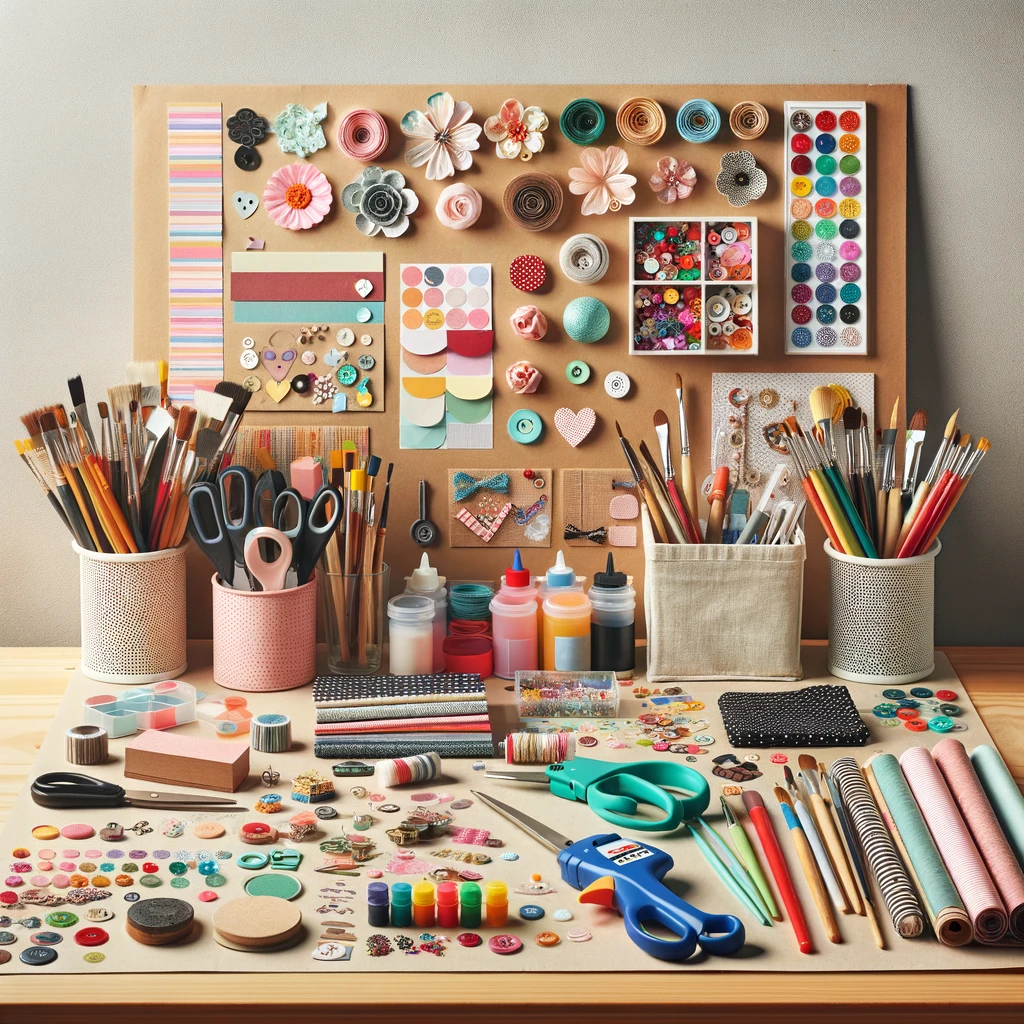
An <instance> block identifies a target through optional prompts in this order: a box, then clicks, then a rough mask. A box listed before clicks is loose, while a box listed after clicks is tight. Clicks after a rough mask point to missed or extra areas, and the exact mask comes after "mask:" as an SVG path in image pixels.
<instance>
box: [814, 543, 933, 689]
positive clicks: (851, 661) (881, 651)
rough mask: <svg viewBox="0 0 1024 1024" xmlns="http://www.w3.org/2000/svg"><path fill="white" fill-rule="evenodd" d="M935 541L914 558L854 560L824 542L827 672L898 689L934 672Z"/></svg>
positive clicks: (856, 681) (858, 681)
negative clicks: (827, 586) (826, 604)
mask: <svg viewBox="0 0 1024 1024" xmlns="http://www.w3.org/2000/svg"><path fill="white" fill-rule="evenodd" d="M941 550H942V545H941V544H940V543H939V542H938V541H936V542H935V543H934V544H933V545H932V546H931V548H929V549H928V551H926V552H925V553H924V554H923V555H916V556H914V557H913V558H855V557H853V556H852V555H844V554H840V553H839V552H838V551H836V550H834V549H833V547H832V545H831V543H830V542H829V541H827V540H826V541H825V554H826V555H828V560H829V561H828V579H829V598H830V600H829V610H828V670H829V672H830V673H831V674H832V675H834V676H839V678H840V679H849V680H850V681H851V682H855V683H885V684H887V685H894V686H901V685H903V684H905V683H914V682H917V680H919V679H924V678H925V677H926V676H929V675H931V673H932V671H933V670H934V668H935V630H934V624H935V556H936V555H938V553H939V552H940V551H941Z"/></svg>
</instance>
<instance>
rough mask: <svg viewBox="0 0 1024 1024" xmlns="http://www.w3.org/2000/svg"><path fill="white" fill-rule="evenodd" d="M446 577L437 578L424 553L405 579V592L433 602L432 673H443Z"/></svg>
mask: <svg viewBox="0 0 1024 1024" xmlns="http://www.w3.org/2000/svg"><path fill="white" fill-rule="evenodd" d="M445 582H446V577H444V576H438V574H437V569H435V568H434V567H433V566H432V565H431V564H430V557H429V556H428V555H427V553H426V551H424V552H423V557H422V558H421V559H420V564H419V568H417V569H413V571H412V575H411V576H406V577H405V592H406V593H407V594H416V595H417V596H418V597H429V598H430V599H431V600H432V601H433V602H434V633H433V668H432V671H433V672H443V671H444V651H443V650H442V649H441V645H442V644H443V643H444V638H445V636H446V635H447V633H448V592H447V591H446V590H445V588H444V585H445Z"/></svg>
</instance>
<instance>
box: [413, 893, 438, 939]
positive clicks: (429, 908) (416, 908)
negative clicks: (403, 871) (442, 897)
mask: <svg viewBox="0 0 1024 1024" xmlns="http://www.w3.org/2000/svg"><path fill="white" fill-rule="evenodd" d="M412 919H413V922H414V924H415V925H416V927H417V928H433V927H434V887H433V886H432V885H431V884H430V883H429V882H417V883H416V884H415V885H414V886H413V887H412Z"/></svg>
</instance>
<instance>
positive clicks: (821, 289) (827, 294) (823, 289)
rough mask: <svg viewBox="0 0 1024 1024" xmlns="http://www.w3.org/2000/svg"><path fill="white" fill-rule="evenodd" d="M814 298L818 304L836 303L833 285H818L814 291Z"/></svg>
mask: <svg viewBox="0 0 1024 1024" xmlns="http://www.w3.org/2000/svg"><path fill="white" fill-rule="evenodd" d="M814 297H815V298H816V299H817V300H818V301H819V302H835V301H836V289H835V285H831V284H819V285H818V287H817V288H816V289H815V292H814Z"/></svg>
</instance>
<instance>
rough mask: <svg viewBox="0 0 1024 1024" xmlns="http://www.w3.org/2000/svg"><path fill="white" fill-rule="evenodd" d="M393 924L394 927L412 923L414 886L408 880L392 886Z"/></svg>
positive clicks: (406, 926)
mask: <svg viewBox="0 0 1024 1024" xmlns="http://www.w3.org/2000/svg"><path fill="white" fill-rule="evenodd" d="M391 924H392V927H394V928H408V927H410V926H411V925H412V886H411V885H410V884H409V883H408V882H395V884H394V885H393V886H391Z"/></svg>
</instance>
